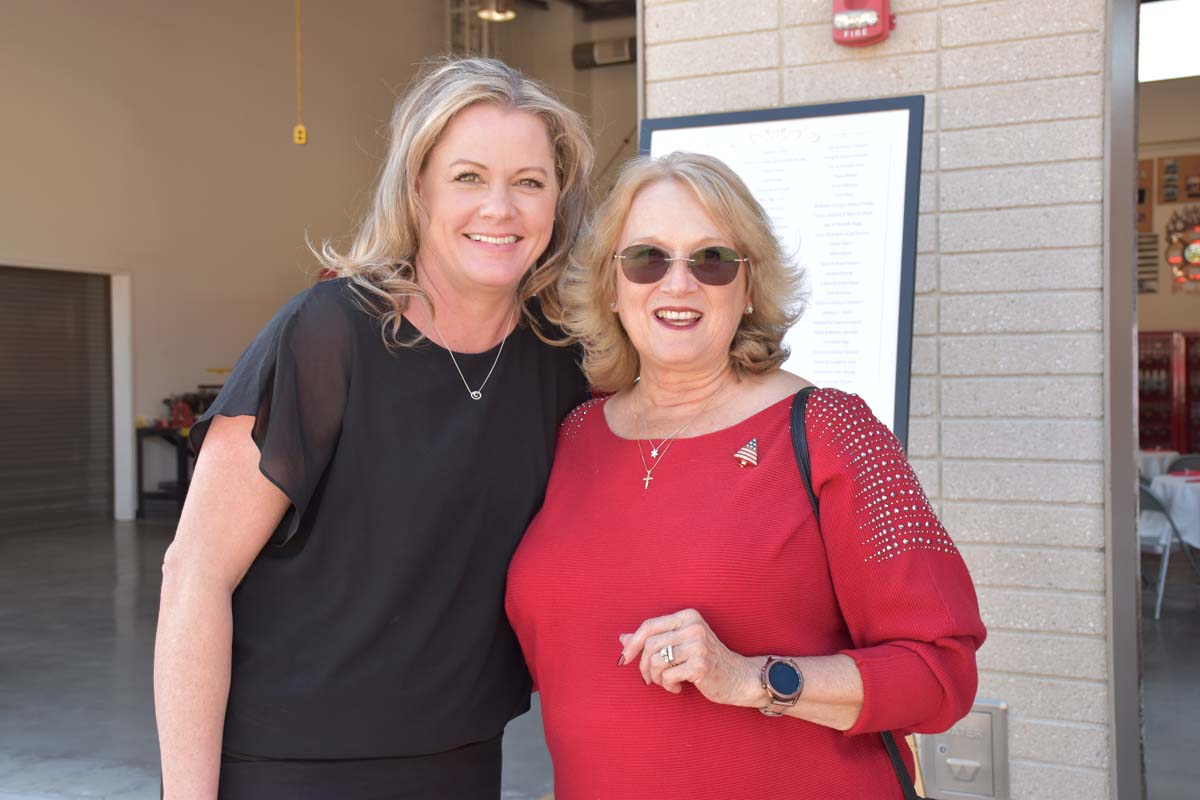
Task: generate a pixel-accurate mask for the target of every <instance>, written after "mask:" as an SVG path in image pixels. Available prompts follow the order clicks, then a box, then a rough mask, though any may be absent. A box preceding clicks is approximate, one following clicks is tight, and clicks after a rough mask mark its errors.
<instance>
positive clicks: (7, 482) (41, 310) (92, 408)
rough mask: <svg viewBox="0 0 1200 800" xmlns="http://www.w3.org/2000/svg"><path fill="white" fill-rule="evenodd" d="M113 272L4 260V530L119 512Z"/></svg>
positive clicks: (0, 374)
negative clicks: (114, 468) (115, 508)
mask: <svg viewBox="0 0 1200 800" xmlns="http://www.w3.org/2000/svg"><path fill="white" fill-rule="evenodd" d="M111 336H112V323H111V315H110V303H109V278H108V276H107V275H93V274H85V273H76V272H61V271H56V270H38V269H22V268H17V267H2V266H0V535H2V534H4V533H7V532H13V531H23V530H39V529H44V528H49V527H61V526H67V525H74V524H80V523H86V522H92V521H95V520H100V519H110V518H111V517H112V498H113V471H112V463H113V462H112V458H113V441H112V345H111Z"/></svg>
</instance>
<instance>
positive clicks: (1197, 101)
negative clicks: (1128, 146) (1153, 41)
mask: <svg viewBox="0 0 1200 800" xmlns="http://www.w3.org/2000/svg"><path fill="white" fill-rule="evenodd" d="M1197 109H1200V77H1195V78H1180V79H1179V80H1173V81H1155V82H1153V83H1143V84H1141V85H1140V86H1139V87H1138V151H1139V152H1138V157H1139V158H1154V159H1157V158H1161V157H1163V156H1171V155H1200V113H1197ZM1156 169H1157V167H1156ZM1157 179H1158V176H1157V174H1156V175H1155V180H1157ZM1154 193H1155V194H1156V195H1157V194H1158V187H1157V185H1156V186H1155V188H1154ZM1187 205H1195V202H1194V201H1193V202H1192V203H1190V204H1189V203H1186V202H1184V203H1171V204H1167V205H1161V206H1159V205H1155V206H1154V219H1153V222H1154V232H1155V233H1157V234H1158V236H1159V245H1160V246H1159V263H1158V291H1157V292H1154V293H1153V294H1139V295H1138V296H1137V299H1138V328H1139V329H1140V330H1147V331H1152V330H1153V331H1164V330H1200V293H1198V292H1174V291H1172V290H1171V268H1170V265H1168V264H1167V259H1166V255H1165V249H1166V246H1167V241H1166V237H1165V236H1164V234H1163V231H1164V230H1165V229H1166V225H1167V222H1168V221H1169V220H1170V218H1171V214H1172V213H1174V211H1175V210H1177V209H1179V208H1183V207H1184V206H1187Z"/></svg>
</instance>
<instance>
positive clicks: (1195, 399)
mask: <svg viewBox="0 0 1200 800" xmlns="http://www.w3.org/2000/svg"><path fill="white" fill-rule="evenodd" d="M1183 341H1184V351H1185V356H1186V359H1185V360H1186V363H1185V365H1184V383H1185V384H1186V386H1185V390H1186V391H1185V393H1186V395H1187V398H1186V400H1185V402H1186V403H1187V438H1186V439H1184V442H1185V443H1186V444H1187V447H1186V448H1184V449H1183V450H1180V451H1179V452H1181V453H1200V333H1197V332H1196V331H1191V332H1188V333H1185V334H1184V335H1183Z"/></svg>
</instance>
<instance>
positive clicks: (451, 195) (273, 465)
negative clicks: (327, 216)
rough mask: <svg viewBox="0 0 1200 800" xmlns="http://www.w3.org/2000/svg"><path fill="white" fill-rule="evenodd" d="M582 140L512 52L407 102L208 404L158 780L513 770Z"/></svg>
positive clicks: (456, 782) (198, 441) (439, 81)
mask: <svg viewBox="0 0 1200 800" xmlns="http://www.w3.org/2000/svg"><path fill="white" fill-rule="evenodd" d="M591 164H592V149H591V145H590V143H589V140H588V136H587V132H586V130H585V128H584V126H583V123H582V121H581V119H580V118H579V117H578V116H577V115H576V114H575V113H574V112H572V111H570V110H569V109H567V108H566V107H565V106H563V105H562V104H561V103H560V102H558V101H557V100H556V99H554V98H553V97H552V96H551V95H550V94H549V92H548V91H547V90H546V89H545V88H544V87H542V86H540V85H539V84H537V83H535V82H533V81H531V80H529V79H527V78H525V77H524V76H522V75H520V74H519V73H517V72H515V71H513V70H511V69H509V68H508V67H506V66H504V65H503V64H501V63H499V62H497V61H492V60H487V59H467V60H451V61H446V62H441V63H439V64H436V65H434V66H432V67H431V68H430V69H428V70H427V71H426V72H425V74H424V75H423V77H421V78H420V79H419V80H418V82H417V83H416V84H415V85H414V86H413V87H412V88H411V89H410V91H409V92H408V94H407V95H406V96H405V97H403V98H402V99H401V100H400V102H399V103H398V104H397V107H396V111H395V114H394V116H393V120H392V131H391V142H390V148H389V153H388V156H387V160H386V163H385V165H384V169H383V172H382V174H381V177H380V180H379V184H378V187H377V188H376V191H375V195H374V201H373V204H372V208H371V210H370V213H369V215H368V217H367V219H366V220H365V222H364V223H363V226H362V228H361V229H360V230H359V232H358V234H357V236H356V237H355V239H354V241H353V243H352V245H351V246H350V248H349V250H348V252H345V253H339V252H337V251H336V250H334V249H333V248H331V247H329V246H328V245H327V246H325V247H324V248H322V251H321V254H320V255H321V260H322V262H323V264H324V266H326V267H327V268H329V269H331V270H332V271H334V272H335V273H337V275H338V276H339V277H338V278H336V279H334V280H328V281H325V282H322V283H320V284H318V285H317V286H315V287H313V288H312V289H310V290H308V291H306V292H303V293H302V294H300V295H299V296H297V297H296V298H294V299H293V300H292V301H291V302H289V303H288V304H287V305H286V306H284V308H283V309H282V310H281V311H280V312H279V313H278V314H277V315H276V317H275V318H274V319H273V320H272V321H271V322H270V323H269V324H268V325H267V327H266V328H265V329H264V330H263V331H262V333H261V334H260V335H259V336H258V338H257V339H256V340H255V341H254V342H253V343H252V344H251V345H250V347H249V348H248V349H247V350H246V352H245V353H244V354H243V355H242V357H241V359H240V360H239V362H238V364H237V367H236V368H235V370H234V373H233V375H232V376H231V378H230V380H229V381H228V383H227V384H226V386H225V388H224V390H223V391H222V392H221V395H220V397H219V398H218V399H217V401H216V402H215V404H214V406H213V407H212V408H211V409H210V410H209V412H208V413H207V414H206V415H205V416H204V417H203V418H201V420H199V421H198V422H197V424H196V426H195V428H193V433H192V438H193V444H194V446H195V447H196V448H197V449H198V453H199V455H198V459H197V462H196V471H195V477H194V479H193V482H192V485H191V491H190V493H189V497H188V500H187V504H186V505H185V507H184V510H183V515H182V517H181V519H180V522H179V528H178V531H177V533H176V536H175V541H174V542H173V544H172V545H171V547H170V548H169V550H168V551H167V555H166V558H165V560H164V563H163V587H162V596H161V607H160V613H159V626H158V638H157V644H156V652H155V680H154V683H155V703H156V711H157V717H158V732H159V741H160V745H161V751H162V764H163V789H164V796H165V797H166V798H169V800H176V798H212V797H215V796H218V794H219V796H220V797H222V798H243V797H246V798H249V797H254V798H263V797H289V798H324V797H338V798H343V797H344V798H352V797H372V798H376V797H378V798H384V797H387V798H450V797H453V798H463V799H465V798H496V797H498V796H499V782H500V735H501V733H502V731H503V729H504V726H505V724H506V723H507V722H508V721H509V720H510V719H511V718H512V717H514V716H516V715H518V714H520V713H521V712H523V711H524V710H526V709H527V708H528V705H529V678H528V675H527V674H526V672H525V668H524V664H523V660H522V657H521V652H520V650H519V648H518V646H517V642H516V639H515V637H514V636H513V633H512V631H511V629H510V628H509V626H508V623H507V621H506V619H505V617H504V609H503V595H504V579H505V571H506V568H507V565H508V561H509V558H510V556H511V555H512V552H513V550H514V549H515V547H516V545H517V542H518V540H519V539H520V537H521V534H522V532H523V531H524V529H525V526H526V524H527V523H528V522H529V520H530V518H531V517H532V515H533V513H534V512H535V511H536V509H537V508H538V506H539V505H540V502H541V498H542V493H543V491H544V488H545V484H546V480H547V477H548V475H549V470H550V460H551V457H552V454H553V450H554V440H555V431H556V428H557V425H558V422H559V420H560V419H561V418H562V417H563V416H564V415H565V414H566V412H567V411H569V410H570V409H571V408H573V407H574V406H575V405H576V404H578V403H579V402H580V401H581V400H583V399H584V395H585V391H586V387H585V384H584V380H583V377H582V375H581V373H580V371H579V368H578V366H577V364H576V361H575V353H574V351H572V350H570V349H564V348H561V347H554V346H551V345H550V344H547V343H546V341H544V340H547V339H553V338H554V337H555V336H556V335H558V334H557V331H556V329H554V328H553V326H551V325H550V324H549V323H548V322H547V318H550V319H554V318H556V317H557V310H558V304H557V294H556V291H555V284H556V281H557V278H558V276H559V275H560V274H561V272H562V268H563V266H564V263H565V259H566V253H567V251H568V249H569V248H570V246H571V244H572V243H573V240H574V238H575V236H576V234H577V232H578V230H579V227H580V224H581V221H582V220H583V218H584V215H585V213H586V208H585V205H586V196H587V189H586V181H587V176H588V173H589V171H590V169H591ZM535 295H536V296H537V297H536V298H535Z"/></svg>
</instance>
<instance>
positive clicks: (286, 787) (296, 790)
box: [217, 736, 501, 800]
mask: <svg viewBox="0 0 1200 800" xmlns="http://www.w3.org/2000/svg"><path fill="white" fill-rule="evenodd" d="M500 739H501V737H499V736H497V737H496V738H495V739H490V740H488V741H486V742H479V743H477V744H470V745H467V746H465V747H459V748H457V749H455V750H449V751H447V752H445V753H435V754H433V755H428V756H412V757H409V758H369V759H344V760H336V761H332V760H311V761H277V760H250V759H242V758H238V757H236V756H231V755H228V754H226V755H223V756H222V758H221V783H220V788H219V790H218V793H217V796H218V798H219V800H268V799H270V798H281V799H282V798H286V799H287V800H333V799H334V798H336V799H337V800H445V799H446V798H453V799H454V800H497V798H499V797H500V753H501V747H500Z"/></svg>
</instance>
